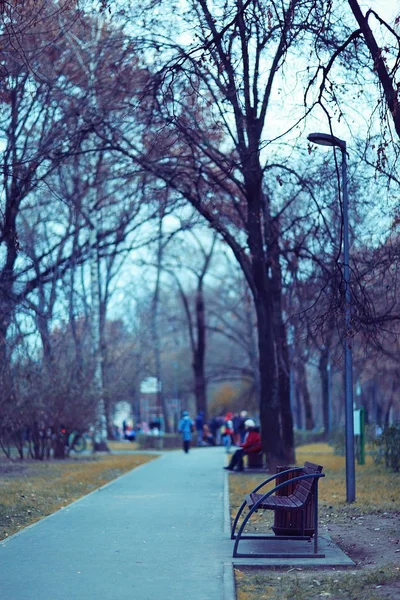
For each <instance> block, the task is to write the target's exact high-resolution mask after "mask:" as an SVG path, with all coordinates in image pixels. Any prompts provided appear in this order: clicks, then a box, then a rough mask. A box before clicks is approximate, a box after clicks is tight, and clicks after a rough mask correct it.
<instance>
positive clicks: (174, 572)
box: [0, 447, 353, 600]
mask: <svg viewBox="0 0 400 600" xmlns="http://www.w3.org/2000/svg"><path fill="white" fill-rule="evenodd" d="M225 463H226V454H225V451H224V448H221V447H216V448H194V449H193V450H191V451H190V453H189V454H184V453H183V452H182V451H173V452H168V453H165V454H162V455H161V456H160V457H159V458H157V459H155V460H154V461H151V462H149V463H147V464H145V465H142V466H141V467H139V468H137V469H134V470H133V471H131V472H130V473H127V474H126V475H123V476H122V477H120V478H119V479H117V480H115V481H113V482H111V483H109V484H107V485H106V486H104V487H103V488H100V489H99V490H97V491H95V492H93V493H91V494H89V495H88V496H85V497H84V498H82V499H80V500H78V501H77V502H74V503H73V504H71V505H69V506H68V507H66V508H65V509H63V510H60V511H58V512H56V513H55V514H53V515H51V516H50V517H47V518H45V519H43V520H42V521H39V522H38V523H36V524H35V525H32V526H30V527H27V528H26V529H24V530H22V531H21V532H19V533H18V534H16V535H14V536H12V537H11V538H9V539H7V540H3V541H2V542H0V599H1V600H67V599H68V600H117V599H118V600H125V599H126V600H128V599H129V600H187V599H188V598H190V600H235V592H234V580H233V568H232V567H233V559H232V550H233V542H232V541H231V540H230V539H229V507H228V493H227V491H228V490H227V479H228V476H227V472H226V471H224V470H223V469H222V466H223V465H224V464H225ZM325 546H326V548H324V549H327V550H329V551H328V552H327V557H326V559H319V560H318V561H316V560H315V561H314V560H311V559H306V561H304V560H303V561H301V560H293V559H292V560H289V561H288V560H284V559H281V560H280V559H273V560H271V559H254V560H251V559H245V560H240V559H235V561H234V564H238V565H239V564H243V565H244V564H246V565H257V566H260V567H261V566H263V567H271V566H275V567H278V566H281V567H285V566H287V565H288V564H290V565H297V566H299V565H302V566H303V567H307V566H310V567H311V566H317V565H318V566H350V565H353V563H352V561H350V559H348V557H347V556H346V555H345V554H343V553H342V552H341V551H340V550H339V548H337V546H336V545H334V544H332V543H331V542H329V541H328V545H327V544H326V543H325ZM250 551H252V550H250ZM307 561H308V562H307Z"/></svg>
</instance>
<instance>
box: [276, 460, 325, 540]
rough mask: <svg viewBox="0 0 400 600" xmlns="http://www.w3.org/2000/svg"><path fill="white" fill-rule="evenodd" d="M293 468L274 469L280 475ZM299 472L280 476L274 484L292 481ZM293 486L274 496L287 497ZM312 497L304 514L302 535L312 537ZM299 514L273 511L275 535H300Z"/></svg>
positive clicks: (297, 512)
mask: <svg viewBox="0 0 400 600" xmlns="http://www.w3.org/2000/svg"><path fill="white" fill-rule="evenodd" d="M293 468H294V467H276V472H277V473H281V472H282V471H287V470H288V469H293ZM299 474H300V473H299V472H297V473H296V472H295V473H286V475H281V476H280V477H277V478H276V484H275V485H279V484H280V483H284V482H285V481H287V480H288V479H294V477H298V476H299ZM294 486H295V484H290V483H289V485H287V486H285V487H284V488H281V489H280V490H277V491H276V492H275V494H276V496H289V495H290V494H291V493H292V492H293V489H294ZM314 504H315V500H314V495H312V497H311V500H310V502H309V503H308V505H307V507H306V509H305V514H304V535H306V536H310V537H311V536H312V535H314ZM301 513H302V511H300V510H299V511H295V512H291V511H289V510H279V509H278V510H275V511H274V525H273V527H272V530H273V532H274V533H275V535H293V536H296V535H301V534H302V533H301Z"/></svg>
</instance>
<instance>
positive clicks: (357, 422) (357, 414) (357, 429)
mask: <svg viewBox="0 0 400 600" xmlns="http://www.w3.org/2000/svg"><path fill="white" fill-rule="evenodd" d="M353 415H354V435H361V409H360V408H356V409H355V410H353Z"/></svg>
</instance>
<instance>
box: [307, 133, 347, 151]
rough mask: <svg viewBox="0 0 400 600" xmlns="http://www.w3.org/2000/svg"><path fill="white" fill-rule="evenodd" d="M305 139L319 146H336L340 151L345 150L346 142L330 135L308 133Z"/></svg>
mask: <svg viewBox="0 0 400 600" xmlns="http://www.w3.org/2000/svg"><path fill="white" fill-rule="evenodd" d="M307 139H308V140H309V141H310V142H312V143H313V144H319V145H320V146H337V147H338V148H340V149H341V150H342V151H345V150H346V142H345V141H344V140H341V139H340V138H338V137H336V136H334V135H331V134H330V133H310V134H309V135H308V136H307Z"/></svg>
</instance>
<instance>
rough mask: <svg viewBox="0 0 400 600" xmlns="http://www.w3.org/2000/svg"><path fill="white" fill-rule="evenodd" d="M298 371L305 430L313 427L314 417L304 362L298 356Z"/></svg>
mask: <svg viewBox="0 0 400 600" xmlns="http://www.w3.org/2000/svg"><path fill="white" fill-rule="evenodd" d="M297 368H298V373H299V384H300V386H301V391H302V393H303V394H302V395H303V403H304V416H305V419H306V429H307V431H311V430H312V429H314V426H315V423H314V417H313V408H312V404H311V399H310V392H309V391H308V384H307V373H306V368H305V364H304V360H302V358H301V357H300V359H299V361H298V367H297Z"/></svg>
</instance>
